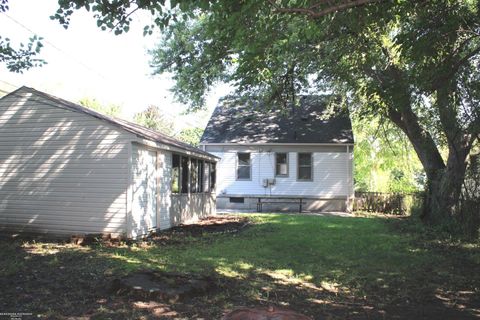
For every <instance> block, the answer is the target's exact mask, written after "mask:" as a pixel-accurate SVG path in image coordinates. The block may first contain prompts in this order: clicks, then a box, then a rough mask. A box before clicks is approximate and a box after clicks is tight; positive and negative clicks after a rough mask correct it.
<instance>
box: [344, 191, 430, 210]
mask: <svg viewBox="0 0 480 320" xmlns="http://www.w3.org/2000/svg"><path fill="white" fill-rule="evenodd" d="M423 198H424V197H423V193H408V194H403V193H385V192H355V200H354V202H353V210H354V211H368V212H381V213H387V214H396V215H405V214H410V213H411V210H412V208H413V207H415V206H417V207H418V206H421V205H422V204H423Z"/></svg>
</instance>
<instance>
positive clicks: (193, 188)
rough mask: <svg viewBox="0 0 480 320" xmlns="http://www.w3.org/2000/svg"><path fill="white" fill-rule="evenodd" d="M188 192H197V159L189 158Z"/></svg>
mask: <svg viewBox="0 0 480 320" xmlns="http://www.w3.org/2000/svg"><path fill="white" fill-rule="evenodd" d="M190 170H191V171H190V192H191V193H197V192H198V161H197V159H193V158H191V159H190Z"/></svg>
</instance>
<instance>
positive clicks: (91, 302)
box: [0, 214, 480, 319]
mask: <svg viewBox="0 0 480 320" xmlns="http://www.w3.org/2000/svg"><path fill="white" fill-rule="evenodd" d="M250 217H251V219H252V221H253V223H254V224H253V225H252V226H251V227H249V228H246V229H244V230H243V231H241V232H239V233H236V234H204V235H203V236H200V237H187V238H185V237H181V238H178V239H176V240H177V241H176V242H174V243H172V244H167V245H159V244H155V243H153V244H147V243H143V244H135V245H130V246H127V245H121V246H114V247H109V246H102V245H97V246H94V247H80V246H76V245H71V244H59V243H45V242H36V243H33V242H22V241H20V240H16V241H11V240H6V241H2V242H0V253H1V256H2V260H1V261H0V287H1V288H2V293H0V312H3V310H7V311H8V312H13V311H16V312H32V313H34V314H37V313H38V314H42V315H43V316H45V317H54V318H55V317H57V318H67V317H69V316H87V317H90V318H97V319H104V318H118V319H121V318H138V317H141V316H143V317H146V318H148V317H159V318H165V319H197V318H198V319H200V318H205V319H220V318H221V315H222V314H223V313H224V312H225V310H228V309H231V308H233V307H235V306H239V305H247V306H257V305H269V304H273V305H277V306H283V307H288V308H292V309H295V310H298V311H301V312H303V313H305V314H307V315H310V316H312V317H313V318H314V319H324V318H331V319H337V318H338V319H345V318H352V319H375V318H379V319H382V318H387V319H388V318H392V319H416V318H418V319H422V318H437V317H440V318H442V319H447V318H451V319H469V318H472V319H474V318H475V317H476V316H477V317H480V297H479V290H480V278H479V277H480V276H479V271H480V251H479V247H478V246H477V245H473V244H470V245H459V244H453V243H451V242H446V241H440V240H437V239H435V238H433V237H431V236H428V235H424V234H422V233H421V232H422V229H420V228H411V227H409V226H410V224H409V223H408V222H407V221H403V220H399V219H386V218H341V217H318V216H299V215H274V214H262V215H254V216H250ZM139 269H159V270H166V271H176V272H188V273H195V274H202V275H209V276H211V277H213V279H215V280H214V281H215V282H216V289H215V290H213V291H212V292H210V293H208V294H206V295H204V296H200V297H196V298H192V299H190V300H189V301H179V302H176V303H170V304H168V303H166V304H162V305H161V307H159V305H158V304H150V305H147V306H146V307H145V306H144V305H140V307H139V301H133V300H131V299H129V298H128V297H117V296H115V295H112V294H111V293H109V292H108V290H107V288H108V285H109V282H111V280H112V279H113V278H115V277H119V276H121V275H124V274H127V273H129V272H132V271H134V270H139ZM13 297H17V298H16V300H13ZM9 308H10V309H9ZM15 308H20V309H21V310H19V309H15ZM160 309H161V310H163V311H162V312H163V313H162V312H160V311H159V310H160Z"/></svg>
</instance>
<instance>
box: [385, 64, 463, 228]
mask: <svg viewBox="0 0 480 320" xmlns="http://www.w3.org/2000/svg"><path fill="white" fill-rule="evenodd" d="M379 78H380V79H381V82H382V89H383V90H382V92H380V93H379V94H380V95H382V94H385V95H386V101H389V100H388V97H393V98H394V99H391V100H390V105H389V108H388V111H387V117H388V118H389V119H390V120H391V121H392V122H393V123H394V124H396V125H397V126H398V127H399V128H400V129H401V130H402V131H403V132H404V133H405V135H406V136H407V137H408V139H409V141H410V142H411V143H412V145H413V148H414V149H415V152H416V154H417V156H418V158H419V159H420V162H421V163H422V166H423V168H424V170H425V173H426V176H427V190H426V199H425V200H426V201H425V203H424V210H423V212H422V216H421V217H422V219H423V220H424V221H426V222H428V223H430V224H442V223H445V222H446V221H447V222H448V220H449V219H452V218H453V216H454V214H455V211H456V210H455V209H456V207H457V205H458V202H459V198H460V193H461V190H462V184H463V181H464V178H465V170H466V159H467V157H468V153H469V152H470V148H471V144H470V143H469V141H471V139H470V137H469V136H468V135H466V134H464V133H463V132H462V130H461V128H460V127H459V126H458V123H457V121H456V113H455V108H454V107H453V104H452V103H453V101H451V99H450V97H451V92H452V91H451V89H452V88H451V87H450V86H448V85H445V86H444V87H442V89H443V90H442V91H441V92H438V94H437V98H438V99H437V102H438V103H439V106H438V107H439V110H440V118H441V122H442V127H443V128H442V129H443V131H444V133H445V135H446V136H447V140H448V146H449V156H448V159H447V163H446V164H445V162H444V160H443V159H442V156H441V155H440V152H439V150H438V147H437V145H436V143H435V141H434V139H433V138H432V136H431V134H430V133H429V131H428V130H426V129H425V128H423V127H422V126H421V125H420V121H419V119H418V117H417V115H416V114H415V112H414V111H413V109H412V103H411V92H410V89H409V85H408V79H405V77H404V75H403V72H402V71H401V70H399V69H398V68H396V67H395V66H393V65H391V66H390V67H389V68H387V69H386V70H384V71H383V74H382V75H381V77H379ZM392 83H395V85H394V86H392ZM401 84H404V85H403V86H402V85H401ZM402 87H403V88H402Z"/></svg>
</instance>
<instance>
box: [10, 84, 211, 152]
mask: <svg viewBox="0 0 480 320" xmlns="http://www.w3.org/2000/svg"><path fill="white" fill-rule="evenodd" d="M23 93H31V94H33V95H35V96H38V97H41V98H43V99H46V100H48V101H50V102H51V103H52V105H53V106H58V107H62V108H65V109H68V110H71V111H74V112H81V113H84V114H87V115H89V116H92V117H94V118H97V119H99V120H102V121H105V122H107V123H109V124H111V125H114V126H116V127H119V128H121V129H123V130H125V131H128V132H130V133H133V134H135V135H137V136H138V137H141V138H144V139H147V140H150V141H154V142H158V143H161V144H165V145H168V146H173V147H176V148H179V149H182V150H185V151H189V152H194V153H197V154H202V155H204V156H207V157H210V158H217V157H216V156H214V155H212V154H210V153H208V152H205V151H203V150H201V149H199V148H195V147H193V146H191V145H189V144H187V143H184V142H181V141H178V140H177V139H174V138H172V137H169V136H167V135H164V134H162V133H160V132H158V131H155V130H151V129H148V128H146V127H143V126H140V125H138V124H136V123H133V122H130V121H126V120H122V119H118V118H114V117H110V116H106V115H104V114H101V113H99V112H96V111H94V110H92V109H89V108H86V107H83V106H81V105H79V104H76V103H73V102H70V101H67V100H64V99H62V98H58V97H55V96H52V95H50V94H47V93H45V92H41V91H38V90H35V89H33V88H29V87H25V86H23V87H21V88H19V89H17V90H15V91H13V92H11V93H9V94H7V95H6V96H4V97H2V98H1V99H5V98H7V97H9V96H12V95H13V96H15V95H16V96H19V97H21V95H22V94H23Z"/></svg>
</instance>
